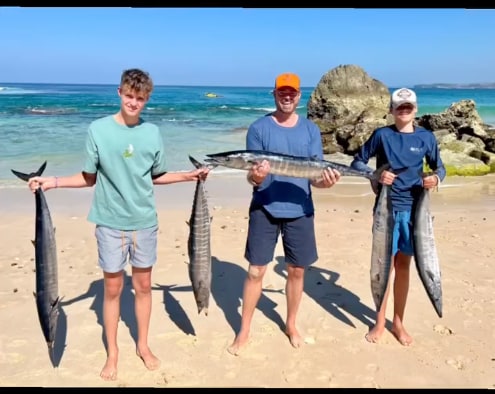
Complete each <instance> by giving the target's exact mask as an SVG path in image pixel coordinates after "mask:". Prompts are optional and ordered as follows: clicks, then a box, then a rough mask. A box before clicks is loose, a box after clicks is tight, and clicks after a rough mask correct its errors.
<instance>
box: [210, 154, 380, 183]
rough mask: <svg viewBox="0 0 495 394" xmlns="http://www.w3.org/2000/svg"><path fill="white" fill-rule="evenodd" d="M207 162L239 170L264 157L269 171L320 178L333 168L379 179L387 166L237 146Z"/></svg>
mask: <svg viewBox="0 0 495 394" xmlns="http://www.w3.org/2000/svg"><path fill="white" fill-rule="evenodd" d="M206 156H208V159H205V161H206V162H208V163H213V164H216V165H221V166H224V167H228V168H234V169H237V170H250V169H251V168H252V166H253V164H255V163H259V162H261V161H263V160H268V161H269V162H270V173H272V174H276V175H284V176H290V177H296V178H308V179H318V178H321V176H322V171H323V170H325V169H327V168H331V169H334V170H337V171H339V172H340V174H341V175H343V176H360V177H364V178H367V179H370V180H376V179H378V174H379V173H380V172H381V171H382V170H383V169H384V168H388V167H389V165H388V164H386V165H384V166H383V168H380V169H378V170H377V171H375V172H371V171H370V172H368V171H359V170H355V169H354V168H352V167H350V166H348V165H345V164H341V163H336V162H333V161H328V160H320V159H317V158H308V157H302V156H292V155H286V154H282V153H274V152H268V151H263V150H235V151H228V152H221V153H213V154H209V155H206Z"/></svg>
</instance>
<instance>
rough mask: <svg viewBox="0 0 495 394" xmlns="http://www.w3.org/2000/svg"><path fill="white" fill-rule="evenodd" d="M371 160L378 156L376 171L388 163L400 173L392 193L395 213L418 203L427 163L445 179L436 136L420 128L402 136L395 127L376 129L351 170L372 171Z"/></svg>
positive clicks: (406, 209)
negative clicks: (368, 164) (424, 166)
mask: <svg viewBox="0 0 495 394" xmlns="http://www.w3.org/2000/svg"><path fill="white" fill-rule="evenodd" d="M372 157H376V167H377V168H379V167H380V166H382V165H384V164H387V163H388V164H389V165H390V169H389V171H392V172H394V173H396V174H398V175H397V177H396V178H395V180H394V182H393V184H392V187H391V190H390V199H391V203H392V207H393V209H394V210H396V211H410V210H411V209H412V207H413V204H414V203H415V202H416V201H417V199H418V197H419V194H420V192H421V190H422V188H423V181H422V174H423V164H424V162H425V160H426V163H427V164H428V166H429V167H430V168H431V169H432V170H433V171H434V172H435V173H436V175H437V176H438V177H439V178H440V181H443V180H444V178H445V167H444V166H443V162H442V159H441V158H440V152H439V148H438V144H437V141H436V138H435V135H434V134H433V133H432V132H431V131H429V130H426V129H424V128H421V127H415V128H414V132H412V133H401V132H400V131H399V130H397V128H396V127H395V126H393V125H392V126H386V127H381V128H378V129H376V130H375V131H373V133H372V134H371V136H370V138H369V139H368V140H367V141H366V142H365V143H364V144H363V145H362V146H361V148H360V149H359V152H358V153H357V154H356V155H355V156H354V160H353V161H352V163H351V167H353V168H355V169H358V170H363V169H366V170H370V167H368V166H367V163H368V161H369V159H370V158H372ZM379 187H380V188H381V184H380V185H379ZM377 198H378V195H377ZM375 204H376V200H375Z"/></svg>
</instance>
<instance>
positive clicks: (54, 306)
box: [50, 297, 62, 309]
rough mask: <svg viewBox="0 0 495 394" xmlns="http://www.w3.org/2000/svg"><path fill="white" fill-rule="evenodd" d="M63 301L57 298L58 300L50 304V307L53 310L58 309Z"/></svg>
mask: <svg viewBox="0 0 495 394" xmlns="http://www.w3.org/2000/svg"><path fill="white" fill-rule="evenodd" d="M61 300H62V298H60V297H57V298H56V299H55V301H53V302H52V303H50V306H51V307H52V309H53V308H56V307H57V306H58V304H60V301H61Z"/></svg>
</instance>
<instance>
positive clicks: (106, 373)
mask: <svg viewBox="0 0 495 394" xmlns="http://www.w3.org/2000/svg"><path fill="white" fill-rule="evenodd" d="M117 359H118V356H117V355H116V356H108V357H107V361H106V362H105V365H104V366H103V369H102V370H101V372H100V376H101V378H102V379H103V380H115V379H117Z"/></svg>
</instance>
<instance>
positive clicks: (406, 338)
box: [392, 327, 413, 346]
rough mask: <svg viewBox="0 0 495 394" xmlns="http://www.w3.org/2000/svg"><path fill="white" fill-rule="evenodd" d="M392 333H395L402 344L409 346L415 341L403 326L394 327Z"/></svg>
mask: <svg viewBox="0 0 495 394" xmlns="http://www.w3.org/2000/svg"><path fill="white" fill-rule="evenodd" d="M392 334H394V337H395V338H396V339H397V340H398V341H399V343H400V344H401V345H402V346H409V345H410V344H411V343H413V339H412V337H411V336H410V335H409V334H408V333H407V331H406V330H405V329H404V328H402V329H399V328H396V327H394V328H392Z"/></svg>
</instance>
